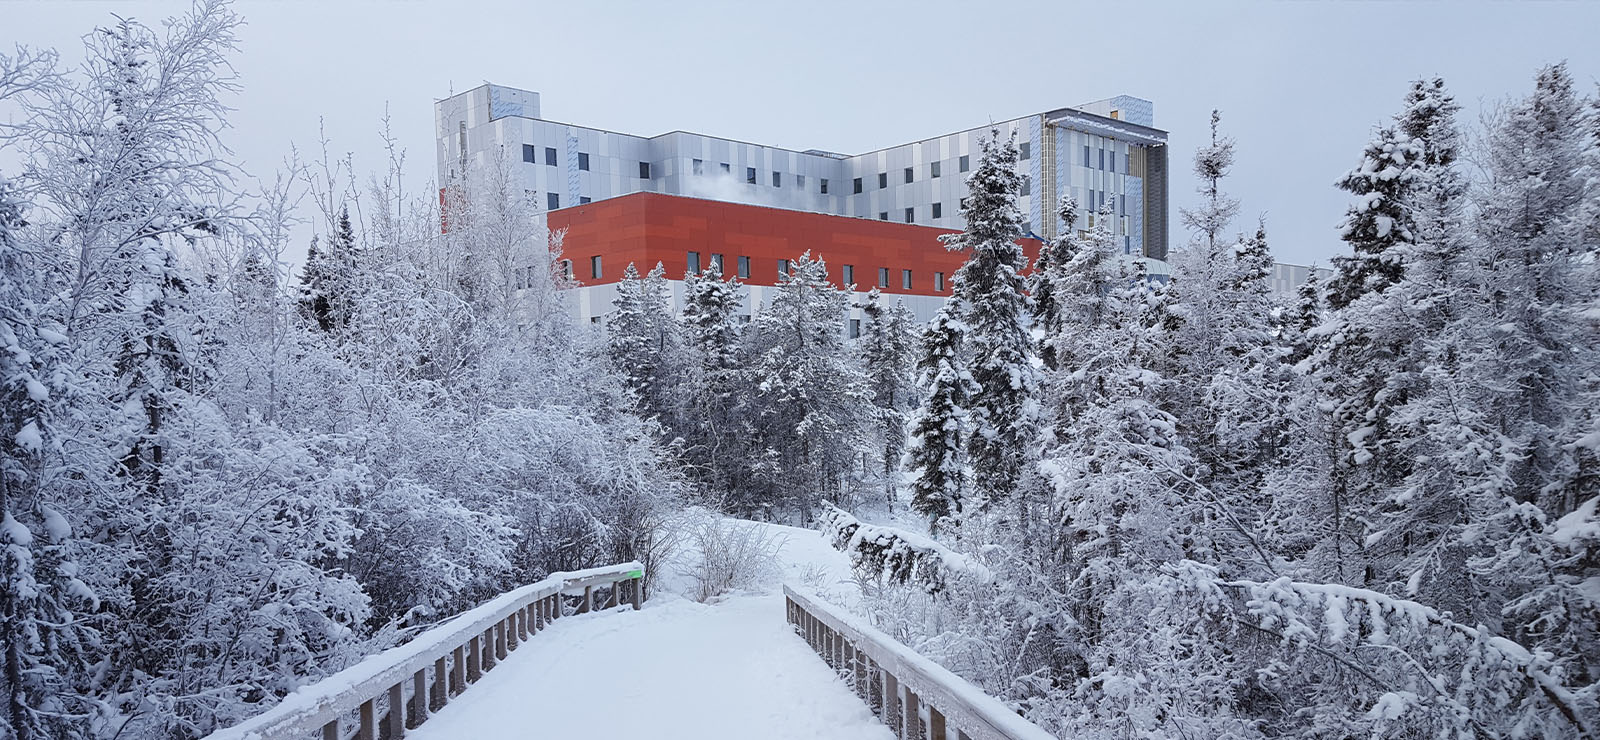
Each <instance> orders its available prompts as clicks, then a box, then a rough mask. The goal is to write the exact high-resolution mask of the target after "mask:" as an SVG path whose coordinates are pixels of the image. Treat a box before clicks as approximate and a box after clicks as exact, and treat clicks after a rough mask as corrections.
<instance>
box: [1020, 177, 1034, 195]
mask: <svg viewBox="0 0 1600 740" xmlns="http://www.w3.org/2000/svg"><path fill="white" fill-rule="evenodd" d="M1022 194H1023V195H1032V194H1033V178H1031V177H1028V176H1027V175H1023V176H1022Z"/></svg>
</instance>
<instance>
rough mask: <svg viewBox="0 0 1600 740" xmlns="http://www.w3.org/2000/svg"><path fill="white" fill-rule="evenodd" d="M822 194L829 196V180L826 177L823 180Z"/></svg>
mask: <svg viewBox="0 0 1600 740" xmlns="http://www.w3.org/2000/svg"><path fill="white" fill-rule="evenodd" d="M821 192H822V194H823V195H827V194H828V178H826V177H824V178H822V190H821Z"/></svg>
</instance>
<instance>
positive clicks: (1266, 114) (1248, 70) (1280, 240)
mask: <svg viewBox="0 0 1600 740" xmlns="http://www.w3.org/2000/svg"><path fill="white" fill-rule="evenodd" d="M186 7H187V3H183V2H59V3H58V2H15V1H9V2H8V1H5V0H0V45H4V46H6V47H9V46H11V45H12V44H13V43H26V44H30V45H35V46H54V47H57V48H59V49H61V50H62V51H63V53H64V55H65V56H66V58H67V59H68V60H75V59H76V58H77V57H78V56H79V53H78V49H80V48H81V47H80V44H79V42H78V37H79V36H81V35H82V34H83V33H85V32H87V31H88V30H89V29H91V28H92V27H93V26H95V25H96V24H103V23H106V22H107V21H109V19H110V14H111V13H113V12H115V13H119V14H122V15H131V16H134V17H137V18H139V19H140V20H143V21H145V22H147V23H149V24H150V25H152V26H154V25H157V22H158V21H159V20H161V19H162V18H163V17H166V16H169V15H172V14H174V13H177V12H180V11H182V10H183V9H184V8H186ZM236 9H237V10H238V11H239V12H240V13H241V14H242V15H243V16H244V17H245V20H246V22H247V24H248V25H247V26H246V27H245V28H244V30H243V32H242V34H241V36H242V41H243V43H242V50H241V53H240V54H239V56H238V58H237V60H236V68H237V70H238V72H239V74H240V77H241V83H242V84H243V86H244V90H243V93H242V94H241V95H240V96H239V97H238V98H237V99H235V100H233V101H232V104H233V105H234V107H235V108H237V113H236V114H235V115H234V116H233V119H232V123H233V126H234V131H233V132H231V134H230V135H229V137H228V141H229V142H230V143H231V145H232V146H233V147H234V149H235V151H236V152H237V153H238V154H239V155H240V157H242V158H243V160H244V163H245V166H246V168H247V169H248V170H249V171H251V172H252V173H253V174H257V175H260V176H268V175H270V172H271V170H272V169H273V168H275V167H277V166H278V164H279V162H280V161H281V160H282V158H283V156H284V155H285V154H286V153H287V152H288V150H289V146H290V144H291V143H294V144H298V145H299V146H300V147H301V149H302V151H308V150H312V149H315V147H316V142H317V127H318V121H319V119H321V120H325V121H326V130H327V133H328V135H329V136H330V137H331V138H332V140H333V148H334V149H335V151H337V152H344V151H349V152H353V153H354V154H355V156H356V159H357V165H358V167H362V166H365V167H366V168H368V169H376V168H379V167H381V166H382V165H383V153H382V149H381V143H380V141H379V139H378V136H377V131H378V128H379V119H380V118H381V116H382V115H383V112H384V109H385V106H387V107H388V110H389V112H390V114H391V116H392V121H393V127H394V131H395V134H396V135H397V137H398V138H399V140H400V141H401V143H402V144H403V145H404V146H406V147H407V149H408V150H409V165H408V169H409V171H410V174H411V175H412V180H411V185H412V187H415V188H417V189H418V190H420V189H421V188H422V187H424V186H426V185H427V184H428V182H429V181H430V180H431V179H432V178H433V174H434V171H435V170H434V162H433V156H434V155H433V107H432V103H433V101H434V100H435V99H436V98H440V97H443V96H445V95H447V94H449V93H450V92H451V91H452V90H454V91H463V90H466V89H470V88H472V87H475V86H477V85H479V84H481V83H482V82H485V81H489V82H494V83H496V84H502V85H509V86H513V87H521V88H526V89H530V90H536V91H538V92H539V93H540V94H541V101H540V102H541V107H542V108H543V114H544V115H545V116H546V117H547V118H550V119H553V120H558V121H563V122H568V123H575V124H580V125H587V126H594V127H597V128H604V129H609V130H613V131H621V132H626V133H633V134H641V135H653V134H658V133H662V132H665V131H669V130H674V129H684V130H689V131H696V132H701V133H706V134H712V135H717V136H725V137H729V138H734V139H740V140H744V141H753V142H759V143H764V144H771V145H775V146H782V147H788V148H792V149H811V148H816V149H826V150H831V151H839V152H849V153H856V152H863V151H868V150H872V149H877V148H881V147H885V146H889V145H893V144H900V143H905V142H908V141H913V140H917V139H922V138H927V137H931V136H935V135H939V134H944V133H948V132H951V131H956V130H960V129H965V128H970V127H972V126H975V125H981V124H983V123H985V122H987V121H990V120H1003V119H1007V118H1013V117H1016V116H1019V115H1024V114H1029V113H1038V112H1042V111H1045V110H1050V109H1053V108H1058V107H1064V106H1070V105H1076V104H1079V103H1084V102H1088V101H1091V100H1098V99H1101V98H1105V97H1110V96H1112V95H1117V94H1129V95H1135V96H1139V97H1142V98H1148V99H1150V100H1153V101H1155V116H1156V120H1155V123H1156V126H1157V127H1159V128H1162V129H1166V130H1168V131H1170V132H1171V144H1172V147H1173V150H1172V156H1173V168H1172V169H1173V172H1174V174H1175V177H1174V179H1173V182H1172V197H1173V204H1174V210H1173V213H1172V219H1173V224H1174V230H1173V241H1172V243H1173V246H1174V247H1177V246H1179V245H1181V244H1182V242H1183V240H1184V239H1185V238H1186V236H1185V235H1184V234H1183V233H1182V231H1181V228H1179V227H1178V226H1177V220H1178V213H1177V208H1178V207H1181V206H1184V205H1188V204H1190V203H1192V202H1193V200H1194V196H1193V195H1192V190H1193V188H1194V181H1193V178H1192V176H1191V175H1190V173H1189V167H1188V162H1189V158H1190V156H1191V155H1192V154H1193V151H1194V147H1195V146H1196V145H1197V144H1198V143H1200V142H1201V141H1202V140H1203V138H1204V136H1205V135H1206V121H1207V116H1208V114H1209V111H1210V110H1211V109H1212V108H1220V109H1221V110H1222V112H1223V122H1224V127H1225V129H1226V132H1227V134H1228V135H1230V136H1232V137H1233V138H1235V139H1236V140H1237V143H1238V162H1237V165H1236V167H1235V169H1234V172H1233V176H1232V178H1231V179H1230V181H1229V182H1228V184H1227V186H1226V187H1227V189H1228V190H1229V191H1230V192H1232V193H1233V194H1234V195H1235V196H1236V197H1238V198H1239V199H1240V200H1242V201H1243V211H1242V213H1243V215H1242V217H1241V221H1240V223H1238V224H1236V226H1237V227H1238V229H1240V230H1243V229H1246V228H1253V226H1254V221H1255V217H1256V215H1257V214H1265V216H1266V219H1267V224H1268V229H1269V232H1270V236H1271V241H1272V247H1273V250H1274V252H1275V253H1276V254H1277V256H1278V259H1279V260H1281V261H1287V262H1298V263H1307V262H1313V261H1315V262H1319V263H1322V264H1326V263H1327V260H1328V258H1329V257H1331V256H1333V255H1335V254H1338V253H1340V252H1341V246H1342V245H1341V244H1340V242H1339V241H1338V239H1337V236H1336V234H1335V226H1336V224H1337V223H1338V222H1339V220H1340V217H1341V215H1342V213H1343V210H1344V206H1345V203H1346V199H1345V197H1344V195H1343V194H1342V193H1340V192H1338V191H1336V190H1335V189H1334V188H1333V187H1332V183H1333V182H1334V180H1335V179H1337V178H1338V177H1339V176H1340V175H1341V174H1342V173H1343V172H1344V171H1345V170H1347V169H1349V168H1350V167H1351V166H1352V165H1353V164H1355V162H1356V158H1357V156H1358V155H1359V153H1360V150H1361V147H1362V145H1363V143H1364V142H1365V141H1366V140H1367V138H1368V135H1369V133H1370V132H1371V129H1372V127H1373V126H1374V124H1376V123H1378V122H1379V121H1381V120H1384V119H1386V118H1387V117H1389V116H1390V115H1392V114H1393V113H1394V112H1395V111H1396V109H1397V108H1398V106H1399V104H1400V99H1401V96H1402V95H1403V94H1404V92H1405V89H1406V84H1407V82H1408V81H1409V80H1411V79H1414V78H1416V77H1418V76H1433V75H1442V76H1443V77H1444V78H1445V80H1446V82H1447V83H1448V84H1449V86H1450V89H1451V90H1452V91H1453V92H1454V93H1455V95H1456V97H1457V100H1459V101H1460V102H1461V103H1462V104H1463V106H1464V107H1465V108H1466V115H1465V116H1464V117H1465V118H1469V119H1476V117H1477V115H1478V113H1479V111H1480V110H1481V108H1482V107H1483V106H1486V105H1492V104H1494V103H1495V102H1497V101H1499V100H1501V99H1503V98H1504V97H1505V96H1508V95H1513V94H1518V95H1520V94H1522V93H1524V92H1525V91H1526V90H1527V89H1528V88H1529V87H1530V86H1531V84H1532V78H1533V75H1534V73H1535V72H1536V71H1537V69H1538V68H1539V67H1540V66H1541V65H1543V64H1546V63H1550V62H1555V61H1559V60H1562V59H1567V60H1569V62H1570V65H1571V68H1572V71H1573V73H1574V75H1575V76H1576V78H1577V79H1578V81H1579V83H1580V88H1581V89H1582V90H1583V91H1584V92H1585V93H1592V92H1593V91H1594V89H1595V80H1596V77H1597V75H1600V43H1596V36H1595V33H1596V29H1600V3H1590V2H1582V1H1578V2H1517V3H1513V2H1493V3H1474V2H1416V3H1389V2H1276V3H1269V2H1200V1H1198V0H1196V1H1195V2H1147V3H1128V2H1095V3H1086V2H1039V3H1030V4H1009V3H1001V2H985V3H979V2H966V3H947V2H917V3H889V2H868V1H863V0H852V1H849V2H832V1H831V0H810V1H809V2H805V3H795V4H780V3H765V2H758V1H756V0H747V1H746V2H729V3H701V2H688V1H673V0H653V1H649V2H638V3H633V2H614V1H613V2H567V3H547V2H541V3H527V2H502V3H495V2H464V1H461V0H455V1H440V2H403V3H377V2H331V1H330V2H326V3H323V2H270V3H269V2H239V3H238V4H237V5H236Z"/></svg>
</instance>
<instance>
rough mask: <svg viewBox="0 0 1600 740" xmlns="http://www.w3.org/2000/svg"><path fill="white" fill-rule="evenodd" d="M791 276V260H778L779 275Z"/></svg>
mask: <svg viewBox="0 0 1600 740" xmlns="http://www.w3.org/2000/svg"><path fill="white" fill-rule="evenodd" d="M788 276H789V260H778V277H780V278H782V277H788Z"/></svg>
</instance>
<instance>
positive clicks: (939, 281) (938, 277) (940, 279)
mask: <svg viewBox="0 0 1600 740" xmlns="http://www.w3.org/2000/svg"><path fill="white" fill-rule="evenodd" d="M933 289H934V291H935V292H943V291H944V273H942V272H936V273H934V274H933Z"/></svg>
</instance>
